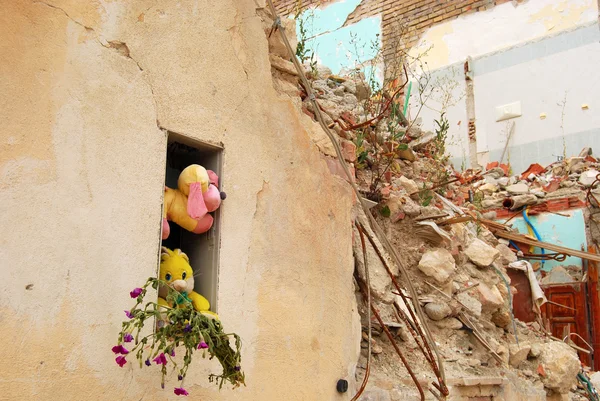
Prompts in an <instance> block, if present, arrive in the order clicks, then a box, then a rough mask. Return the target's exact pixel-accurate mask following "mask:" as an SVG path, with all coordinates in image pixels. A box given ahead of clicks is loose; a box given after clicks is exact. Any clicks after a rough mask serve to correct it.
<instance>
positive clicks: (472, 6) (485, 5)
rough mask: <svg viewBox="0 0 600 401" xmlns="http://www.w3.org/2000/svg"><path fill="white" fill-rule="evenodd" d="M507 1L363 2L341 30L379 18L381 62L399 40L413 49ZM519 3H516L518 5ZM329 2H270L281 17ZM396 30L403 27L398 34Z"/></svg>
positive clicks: (391, 52) (283, 0) (375, 0)
mask: <svg viewBox="0 0 600 401" xmlns="http://www.w3.org/2000/svg"><path fill="white" fill-rule="evenodd" d="M509 1H511V0H462V1H457V0H407V1H399V0H363V1H362V2H361V3H360V4H359V5H358V6H357V7H356V9H355V10H354V11H353V12H352V13H350V15H349V16H348V18H347V19H346V21H345V22H344V24H343V25H342V26H348V25H350V24H353V23H356V22H358V21H360V20H361V19H363V18H368V17H373V16H376V15H381V17H382V35H383V48H384V50H383V55H384V58H385V60H389V59H390V58H393V56H394V49H396V48H397V47H396V46H395V43H396V42H397V40H399V39H400V36H403V37H402V40H403V41H404V46H406V47H408V48H410V47H412V46H414V45H415V44H416V43H417V42H418V41H419V38H420V36H421V34H422V33H423V32H424V31H425V30H426V29H427V28H430V27H431V26H433V25H435V24H438V23H441V22H444V21H447V20H450V19H454V18H457V17H458V16H460V15H464V14H469V13H473V12H476V11H483V10H488V9H490V8H492V7H494V6H496V5H499V4H503V3H507V2H509ZM521 1H522V0H519V2H521ZM333 2H334V1H332V0H301V1H298V0H274V3H275V8H276V9H277V11H278V12H279V13H281V14H283V15H286V16H287V15H290V14H294V13H295V12H296V10H297V9H298V5H299V4H300V8H304V7H308V6H319V5H321V6H323V5H326V4H329V3H333ZM400 27H403V29H402V30H401V29H400ZM401 31H404V33H402V32H401Z"/></svg>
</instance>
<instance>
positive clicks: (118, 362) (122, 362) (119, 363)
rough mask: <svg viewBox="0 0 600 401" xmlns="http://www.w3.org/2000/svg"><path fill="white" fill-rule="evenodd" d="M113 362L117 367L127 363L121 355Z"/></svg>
mask: <svg viewBox="0 0 600 401" xmlns="http://www.w3.org/2000/svg"><path fill="white" fill-rule="evenodd" d="M115 362H116V363H117V365H119V366H120V367H123V365H125V364H126V363H127V359H125V357H124V356H123V355H119V356H118V357H117V358H116V359H115Z"/></svg>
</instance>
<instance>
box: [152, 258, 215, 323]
mask: <svg viewBox="0 0 600 401" xmlns="http://www.w3.org/2000/svg"><path fill="white" fill-rule="evenodd" d="M159 278H160V279H161V280H162V281H164V282H166V283H167V284H168V286H169V287H171V288H173V289H174V290H176V291H178V292H179V293H180V294H181V297H180V301H181V302H179V300H178V301H175V302H174V303H175V304H177V305H179V304H181V303H183V302H185V301H186V300H187V301H191V302H192V305H193V306H194V309H195V310H197V311H198V312H201V313H202V314H204V315H206V316H208V317H213V318H217V319H218V316H217V314H216V313H214V312H211V311H210V310H209V309H210V303H209V302H208V300H207V299H206V298H204V297H203V296H202V295H200V294H198V293H197V292H195V291H194V272H193V270H192V267H191V266H190V260H189V259H188V257H187V255H186V254H185V253H183V252H181V249H175V250H174V251H172V250H170V249H168V248H166V247H164V246H163V247H162V248H161V255H160V274H159ZM168 293H169V290H168V288H167V287H166V286H165V285H163V286H161V287H159V289H158V304H159V305H164V306H169V307H173V305H169V303H168V302H167V300H166V297H167V295H168Z"/></svg>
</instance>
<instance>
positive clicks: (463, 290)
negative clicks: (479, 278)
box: [455, 283, 480, 295]
mask: <svg viewBox="0 0 600 401" xmlns="http://www.w3.org/2000/svg"><path fill="white" fill-rule="evenodd" d="M479 284H480V283H475V284H473V285H470V286H468V287H465V288H461V289H460V290H458V291H456V293H455V295H458V294H460V293H461V292H465V291H469V290H471V289H473V288H475V287H477V286H479Z"/></svg>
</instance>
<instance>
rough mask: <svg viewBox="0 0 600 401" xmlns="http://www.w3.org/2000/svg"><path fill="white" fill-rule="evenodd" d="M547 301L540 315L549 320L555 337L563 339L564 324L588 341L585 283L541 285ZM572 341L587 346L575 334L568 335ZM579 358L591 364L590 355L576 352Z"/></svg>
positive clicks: (586, 347) (588, 327)
mask: <svg viewBox="0 0 600 401" xmlns="http://www.w3.org/2000/svg"><path fill="white" fill-rule="evenodd" d="M542 288H543V290H544V293H545V294H546V298H548V301H552V302H555V303H556V304H560V305H563V306H564V307H563V306H558V305H556V304H550V303H546V304H544V306H543V307H542V316H543V317H544V318H545V319H547V320H548V321H549V322H550V330H551V332H552V335H553V336H554V337H556V338H560V339H561V340H562V339H563V331H564V328H565V326H569V329H570V332H571V333H577V334H579V335H580V336H581V337H583V339H584V340H585V341H587V342H588V343H590V326H589V322H588V311H587V302H586V283H583V282H573V283H561V284H549V285H543V286H542ZM570 338H571V340H573V342H574V343H575V344H576V345H577V346H579V347H581V348H584V349H589V347H588V346H587V345H586V344H585V343H584V342H583V341H581V339H580V338H578V337H577V336H571V337H570ZM578 354H579V360H580V361H581V362H582V363H584V364H585V365H587V366H592V359H591V355H589V354H586V353H585V352H578Z"/></svg>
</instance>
